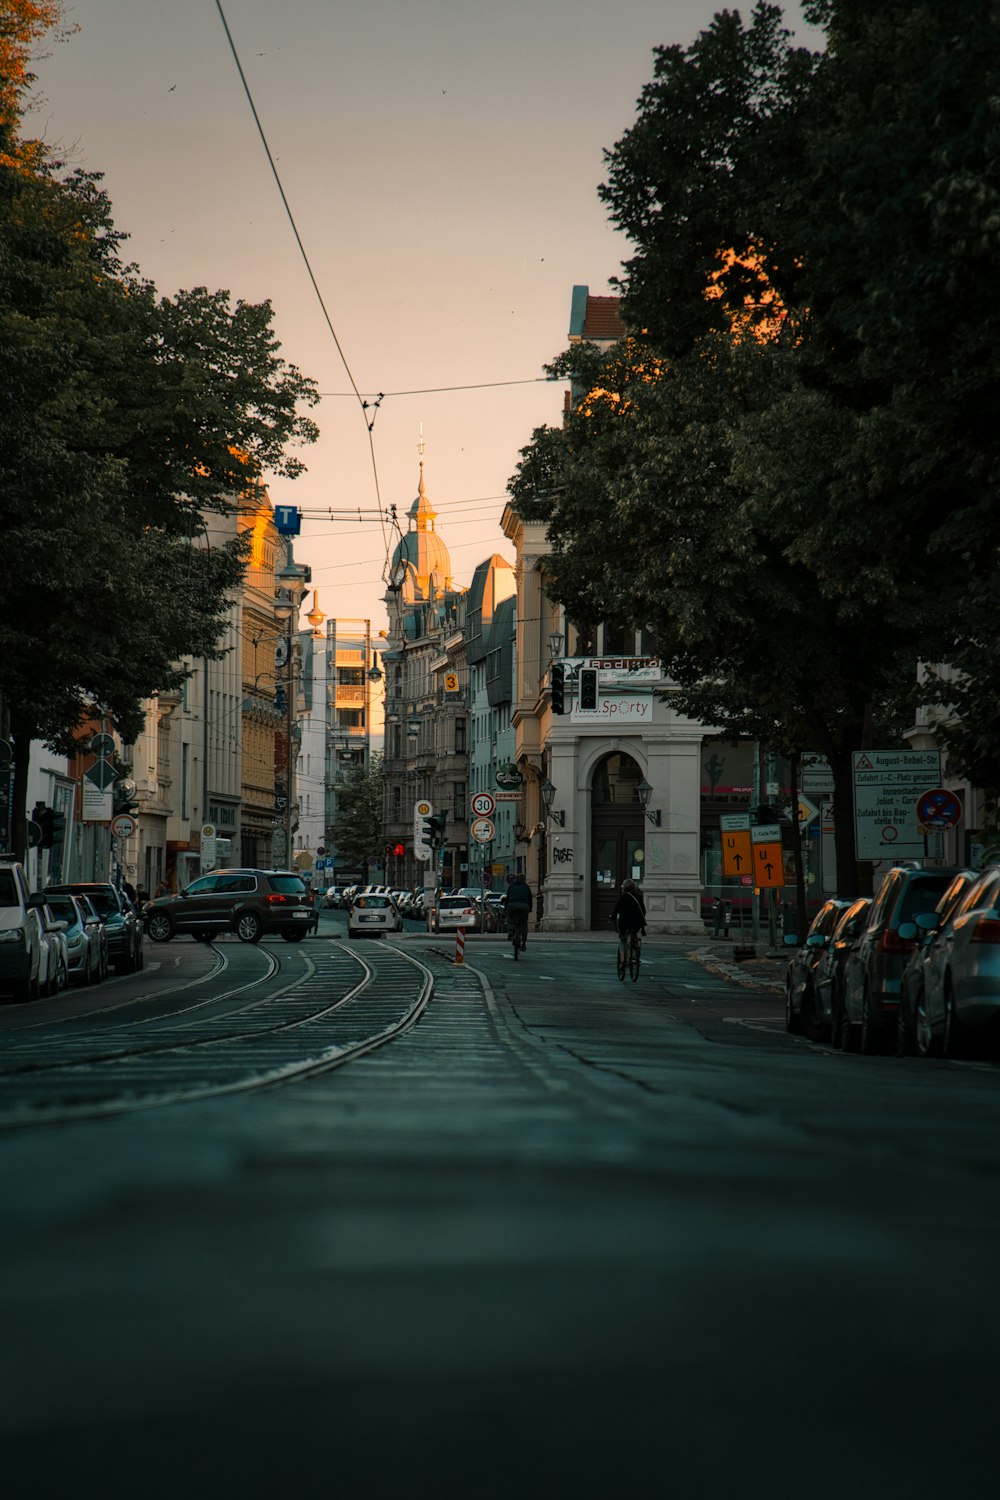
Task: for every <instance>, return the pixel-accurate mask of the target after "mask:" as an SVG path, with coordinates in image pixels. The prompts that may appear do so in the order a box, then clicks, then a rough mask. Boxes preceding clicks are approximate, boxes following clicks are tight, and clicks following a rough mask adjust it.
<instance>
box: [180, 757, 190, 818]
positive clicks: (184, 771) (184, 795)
mask: <svg viewBox="0 0 1000 1500" xmlns="http://www.w3.org/2000/svg"><path fill="white" fill-rule="evenodd" d="M190 750H191V746H190V745H182V746H181V817H182V818H186V817H187V816H188V812H189V808H188V756H189V753H190Z"/></svg>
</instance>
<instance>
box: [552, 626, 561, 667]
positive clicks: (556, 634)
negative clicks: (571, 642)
mask: <svg viewBox="0 0 1000 1500" xmlns="http://www.w3.org/2000/svg"><path fill="white" fill-rule="evenodd" d="M562 649H563V638H562V631H561V630H553V632H552V634H551V635H550V636H549V661H555V660H556V659H557V657H560V656H562Z"/></svg>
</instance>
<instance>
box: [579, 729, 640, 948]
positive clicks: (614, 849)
mask: <svg viewBox="0 0 1000 1500" xmlns="http://www.w3.org/2000/svg"><path fill="white" fill-rule="evenodd" d="M641 780H642V770H641V768H640V767H639V766H638V765H637V764H636V762H635V761H634V760H633V759H632V757H631V756H630V755H622V754H620V753H618V752H616V753H615V754H613V755H606V756H605V757H604V759H603V760H602V761H600V762H599V763H598V765H597V766H596V767H595V769H594V776H593V780H592V782H591V806H590V847H591V850H592V851H593V853H592V859H591V869H590V926H591V930H592V931H594V932H606V931H608V929H609V927H610V921H611V913H612V911H613V910H614V906H615V902H616V901H617V900H618V896H619V892H620V891H621V884H622V881H623V880H628V879H632V880H635V881H637V882H638V883H639V884H640V885H641V884H642V881H643V876H644V874H645V870H644V864H645V858H646V851H645V826H646V823H645V817H644V815H643V811H642V804H641V802H640V801H639V782H640V781H641Z"/></svg>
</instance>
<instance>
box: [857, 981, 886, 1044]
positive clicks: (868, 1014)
mask: <svg viewBox="0 0 1000 1500" xmlns="http://www.w3.org/2000/svg"><path fill="white" fill-rule="evenodd" d="M884 1042H885V1037H884V1033H883V1032H882V1029H881V1027H880V1026H878V1025H876V1023H875V1016H874V1014H873V1012H872V1002H871V996H870V995H869V993H868V991H867V989H866V990H865V991H864V993H863V994H862V996H861V1052H862V1054H863V1055H864V1056H865V1057H876V1056H877V1055H878V1054H879V1053H880V1052H881V1051H882V1049H883V1046H884Z"/></svg>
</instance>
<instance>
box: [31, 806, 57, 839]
mask: <svg viewBox="0 0 1000 1500" xmlns="http://www.w3.org/2000/svg"><path fill="white" fill-rule="evenodd" d="M31 821H32V822H33V823H37V824H38V826H39V828H40V829H41V830H42V838H41V845H42V848H43V849H51V848H52V845H53V844H54V843H55V840H54V839H53V837H52V809H51V807H43V806H42V804H41V803H37V804H36V805H35V808H34V811H33V812H32V814H31Z"/></svg>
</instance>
